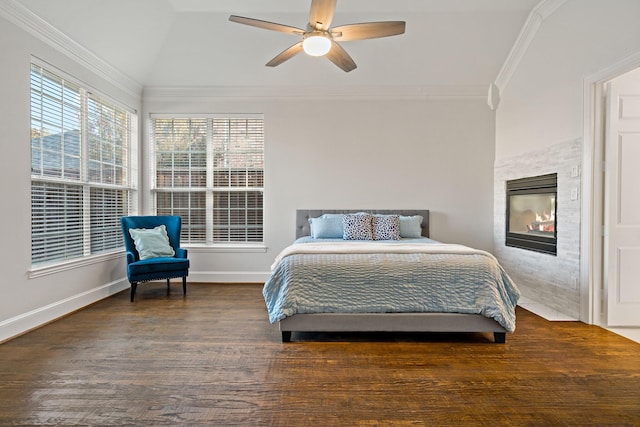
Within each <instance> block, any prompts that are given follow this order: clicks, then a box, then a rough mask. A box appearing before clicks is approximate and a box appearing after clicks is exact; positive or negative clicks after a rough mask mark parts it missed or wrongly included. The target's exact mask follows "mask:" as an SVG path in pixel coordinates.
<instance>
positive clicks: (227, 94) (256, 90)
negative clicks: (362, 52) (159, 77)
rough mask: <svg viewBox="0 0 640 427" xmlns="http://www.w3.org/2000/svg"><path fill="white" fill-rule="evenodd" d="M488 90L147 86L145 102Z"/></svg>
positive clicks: (446, 95) (479, 90) (462, 95)
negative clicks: (179, 99)
mask: <svg viewBox="0 0 640 427" xmlns="http://www.w3.org/2000/svg"><path fill="white" fill-rule="evenodd" d="M485 97H486V88H485V87H484V86H479V85H469V86H344V87H343V86H204V87H196V86H174V87H161V86H147V87H145V88H144V92H143V99H144V101H145V102H146V101H150V100H153V101H159V100H162V99H177V98H182V99H192V100H193V99H203V100H204V99H230V100H239V99H252V100H256V99H258V100H259V99H264V100H273V99H277V100H282V101H284V100H304V99H320V100H324V99H326V100H336V99H345V100H348V99H351V100H358V99H367V100H368V99H451V100H453V99H482V100H484V99H485Z"/></svg>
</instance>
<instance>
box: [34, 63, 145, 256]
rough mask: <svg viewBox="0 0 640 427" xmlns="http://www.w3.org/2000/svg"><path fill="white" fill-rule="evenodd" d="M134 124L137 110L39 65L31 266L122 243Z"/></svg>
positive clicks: (35, 93) (113, 246) (127, 201)
mask: <svg viewBox="0 0 640 427" xmlns="http://www.w3.org/2000/svg"><path fill="white" fill-rule="evenodd" d="M60 74H61V73H60ZM134 120H135V115H134V114H133V113H132V112H130V111H128V110H126V109H124V108H122V107H119V106H117V105H114V103H112V102H108V101H105V100H104V99H102V98H101V97H100V96H99V95H96V94H94V93H91V92H89V91H88V90H87V89H85V88H83V87H81V85H79V84H77V83H76V82H73V81H70V79H67V78H65V77H61V76H60V75H57V74H54V73H53V72H51V71H48V70H46V69H44V68H43V67H41V66H38V65H35V64H32V66H31V263H32V265H34V266H38V265H41V264H47V263H53V262H61V261H67V260H72V259H78V258H82V257H86V256H89V255H94V254H100V253H104V252H108V251H112V250H114V249H118V248H120V247H122V246H123V241H122V231H121V228H120V217H121V216H123V215H128V213H129V209H130V200H131V195H132V191H133V188H132V186H131V181H132V177H131V169H130V165H131V158H130V157H131V151H130V146H131V139H132V137H133V128H134V126H135V122H134Z"/></svg>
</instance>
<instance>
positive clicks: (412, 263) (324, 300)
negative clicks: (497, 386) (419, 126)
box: [263, 210, 520, 343]
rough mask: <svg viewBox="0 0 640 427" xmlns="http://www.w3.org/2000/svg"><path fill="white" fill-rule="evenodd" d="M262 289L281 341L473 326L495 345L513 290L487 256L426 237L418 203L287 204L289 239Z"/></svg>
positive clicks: (511, 317)
mask: <svg viewBox="0 0 640 427" xmlns="http://www.w3.org/2000/svg"><path fill="white" fill-rule="evenodd" d="M356 214H358V215H356ZM345 215H346V216H347V217H348V221H347V222H345V219H344V218H345ZM366 218H372V219H371V221H373V222H371V223H370V224H372V225H370V226H369V227H371V229H372V231H371V233H372V234H371V235H367V234H366V232H368V231H367V230H366V227H364V226H363V227H361V226H360V225H361V224H360V222H361V221H365V220H366ZM396 218H397V220H396ZM349 221H356V222H357V224H356V225H355V226H353V224H352V223H350V222H349ZM338 222H340V223H341V224H342V227H343V228H342V229H340V230H337V229H336V227H337V224H338ZM385 223H388V224H385ZM345 224H346V225H345ZM362 224H364V222H362ZM381 224H382V225H381ZM386 225H389V227H386ZM314 227H315V230H314V229H313V228H314ZM354 230H355V231H354ZM363 230H364V231H363ZM376 230H377V232H376ZM389 230H390V231H389ZM347 231H348V232H349V233H353V232H355V233H356V236H355V237H356V238H355V239H353V237H354V236H353V235H350V236H347ZM341 233H344V235H341ZM359 233H365V235H364V236H361V235H358V234H359ZM386 234H389V235H386ZM399 235H402V237H401V238H400V239H398V237H399ZM373 236H375V239H376V240H373V239H372V237H373ZM389 236H393V238H392V239H387V237H389ZM378 237H380V239H378ZM351 239H353V240H351ZM263 296H264V298H265V302H266V305H267V310H268V312H269V320H270V321H271V322H272V323H278V325H279V329H280V331H281V334H282V341H283V342H289V341H291V339H292V333H293V332H480V333H493V337H494V341H495V342H496V343H504V342H506V334H507V333H511V332H513V331H514V330H515V307H516V304H517V301H518V298H519V296H520V293H519V291H518V289H517V287H516V286H515V284H514V283H513V282H512V281H511V279H510V278H509V277H508V276H507V274H506V273H505V272H504V270H503V269H502V267H501V266H500V265H499V264H498V262H497V260H496V259H495V258H494V257H493V256H492V255H491V254H489V253H487V252H484V251H478V250H475V249H472V248H468V247H466V246H461V245H445V244H442V243H440V242H436V241H434V240H431V239H429V211H428V210H297V211H296V241H295V242H294V243H293V244H292V245H290V246H288V247H287V248H285V249H284V250H283V251H282V252H280V254H278V256H277V257H276V260H275V261H274V263H273V265H272V272H271V276H270V277H269V279H268V280H267V282H265V285H264V288H263Z"/></svg>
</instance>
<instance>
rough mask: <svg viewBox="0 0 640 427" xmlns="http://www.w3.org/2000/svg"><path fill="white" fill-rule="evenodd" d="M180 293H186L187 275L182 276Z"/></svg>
mask: <svg viewBox="0 0 640 427" xmlns="http://www.w3.org/2000/svg"><path fill="white" fill-rule="evenodd" d="M182 293H183V294H184V295H187V276H182Z"/></svg>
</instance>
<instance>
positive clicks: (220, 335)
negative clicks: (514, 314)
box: [0, 283, 640, 426]
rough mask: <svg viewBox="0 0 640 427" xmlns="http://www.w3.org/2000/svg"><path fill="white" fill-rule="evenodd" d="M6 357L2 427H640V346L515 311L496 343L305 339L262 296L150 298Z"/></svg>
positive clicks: (154, 294)
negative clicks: (276, 321) (275, 317)
mask: <svg viewBox="0 0 640 427" xmlns="http://www.w3.org/2000/svg"><path fill="white" fill-rule="evenodd" d="M128 298H129V296H128V293H127V292H122V293H120V294H118V295H115V296H114V297H111V298H109V299H106V300H104V301H101V302H98V303H96V304H94V305H92V306H91V307H88V308H86V309H84V310H81V311H79V312H77V313H74V314H72V315H70V316H68V317H65V318H63V319H61V320H59V321H56V322H54V323H52V324H50V325H47V326H45V327H42V328H40V329H38V330H35V331H33V332H30V333H28V334H25V335H23V336H21V337H18V338H16V339H14V340H11V341H9V342H6V343H4V344H2V345H0V390H1V395H0V425H3V426H4V425H154V426H159V425H190V426H192V425H214V426H215V425H220V426H231V425H240V426H254V425H255V426H280V425H281V426H285V425H286V426H292V425H295V426H311V425H314V426H316V425H317V426H331V425H345V426H377V425H384V426H387V425H411V426H420V425H429V426H434V425H435V426H438V425H456V426H459V425H486V426H494V425H513V426H526V425H531V426H538V425H571V426H573V425H575V426H586V425H598V426H603V425H616V426H622V425H628V426H639V425H640V344H638V343H635V342H633V341H630V340H628V339H626V338H623V337H620V336H618V335H615V334H613V333H611V332H608V331H606V330H604V329H602V328H599V327H596V326H589V325H585V324H582V323H579V322H553V323H552V322H548V321H545V320H544V319H542V318H540V317H538V316H535V315H533V314H531V313H529V312H527V311H525V310H523V309H520V308H519V309H518V323H517V328H518V329H517V331H516V333H515V334H513V335H508V336H507V343H506V344H494V343H493V342H492V338H493V337H492V336H491V335H484V334H395V335H394V334H386V335H376V334H337V335H332V334H319V335H298V336H296V335H295V334H294V339H298V341H296V342H293V343H289V344H282V343H281V342H280V334H279V332H278V329H277V327H276V326H274V325H270V324H269V323H268V321H267V314H266V310H265V308H264V302H263V300H262V295H261V286H260V285H205V284H190V286H189V295H188V296H187V297H186V298H184V299H183V297H182V291H181V289H180V286H179V285H177V284H176V285H173V292H172V294H171V295H170V296H169V297H167V296H166V293H165V287H164V285H163V284H162V283H158V284H143V285H142V286H141V287H140V288H139V290H138V296H137V299H136V302H135V303H133V304H132V303H130V302H129V300H128Z"/></svg>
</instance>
